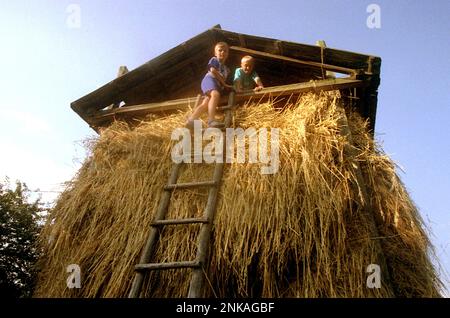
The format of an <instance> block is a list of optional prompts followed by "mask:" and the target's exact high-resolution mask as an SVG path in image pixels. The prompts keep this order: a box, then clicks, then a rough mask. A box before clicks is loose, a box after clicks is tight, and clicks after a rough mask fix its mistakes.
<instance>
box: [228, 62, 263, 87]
mask: <svg viewBox="0 0 450 318" xmlns="http://www.w3.org/2000/svg"><path fill="white" fill-rule="evenodd" d="M254 66H255V60H254V59H253V57H251V56H250V55H246V56H244V57H243V58H242V60H241V67H240V68H237V69H236V72H234V88H235V90H236V92H243V91H246V90H251V89H253V90H254V91H255V92H257V91H260V90H262V89H263V88H264V85H263V83H262V82H261V79H260V78H259V76H258V74H256V72H255V71H254V70H253V68H254ZM255 84H256V87H255Z"/></svg>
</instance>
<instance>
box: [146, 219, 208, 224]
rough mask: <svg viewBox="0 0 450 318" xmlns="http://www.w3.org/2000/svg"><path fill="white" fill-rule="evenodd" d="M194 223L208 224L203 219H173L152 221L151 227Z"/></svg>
mask: <svg viewBox="0 0 450 318" xmlns="http://www.w3.org/2000/svg"><path fill="white" fill-rule="evenodd" d="M194 223H208V220H207V219H205V218H189V219H178V220H176V219H174V220H158V221H154V222H153V223H152V224H151V226H160V225H177V224H194Z"/></svg>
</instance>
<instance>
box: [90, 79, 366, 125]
mask: <svg viewBox="0 0 450 318" xmlns="http://www.w3.org/2000/svg"><path fill="white" fill-rule="evenodd" d="M363 85H365V84H364V82H363V81H361V80H354V79H348V78H337V79H327V80H320V81H311V82H304V83H297V84H290V85H281V86H275V87H267V88H265V89H263V90H261V91H259V92H247V93H242V94H236V97H235V100H236V102H240V101H245V100H248V99H249V98H254V99H255V100H259V99H261V100H265V99H268V98H270V97H276V96H286V95H291V94H300V93H305V92H310V91H313V92H319V91H326V90H339V89H344V88H349V87H360V86H363ZM195 99H196V98H195V97H189V98H183V99H177V100H172V101H167V102H162V103H149V104H142V105H133V106H127V107H122V108H118V109H113V110H107V111H99V112H96V113H95V114H94V115H93V116H91V117H89V118H88V119H87V122H88V123H89V124H91V125H92V126H95V125H98V124H99V123H101V122H107V121H112V120H114V118H120V116H121V115H122V116H125V117H127V118H129V117H134V118H139V117H143V116H145V115H147V114H149V113H158V112H164V111H175V110H182V111H186V110H187V109H188V107H189V105H194V101H195ZM225 99H226V97H223V98H222V100H221V104H223V103H224V102H225Z"/></svg>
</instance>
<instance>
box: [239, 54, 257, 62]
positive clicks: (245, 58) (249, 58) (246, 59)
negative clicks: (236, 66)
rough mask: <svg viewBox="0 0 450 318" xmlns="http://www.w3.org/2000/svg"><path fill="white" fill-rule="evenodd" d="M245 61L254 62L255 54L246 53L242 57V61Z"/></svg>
mask: <svg viewBox="0 0 450 318" xmlns="http://www.w3.org/2000/svg"><path fill="white" fill-rule="evenodd" d="M245 61H247V62H250V63H252V64H253V63H254V62H255V59H254V58H253V56H250V55H246V56H244V57H243V58H242V59H241V63H244V62H245Z"/></svg>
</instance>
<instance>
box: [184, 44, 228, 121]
mask: <svg viewBox="0 0 450 318" xmlns="http://www.w3.org/2000/svg"><path fill="white" fill-rule="evenodd" d="M228 53H229V47H228V44H227V43H225V42H219V43H217V44H216V46H215V47H214V55H215V56H214V57H212V58H211V59H210V60H209V62H208V73H206V75H205V77H203V80H202V83H201V88H202V92H203V94H204V95H205V96H204V98H203V101H202V103H201V104H200V105H199V106H198V107H197V108H196V109H194V112H193V113H192V114H191V116H189V117H188V118H187V122H186V127H188V128H193V127H194V120H196V119H198V118H200V116H201V114H203V113H204V112H205V111H208V127H221V126H223V123H221V122H218V121H216V119H215V118H216V108H217V106H218V105H219V101H220V96H221V95H222V94H223V92H224V89H225V88H229V89H232V88H233V87H232V86H231V85H228V84H227V83H226V82H225V81H226V79H227V77H228V74H229V73H230V69H229V68H228V67H227V66H226V65H225V61H226V60H227V58H228Z"/></svg>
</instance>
